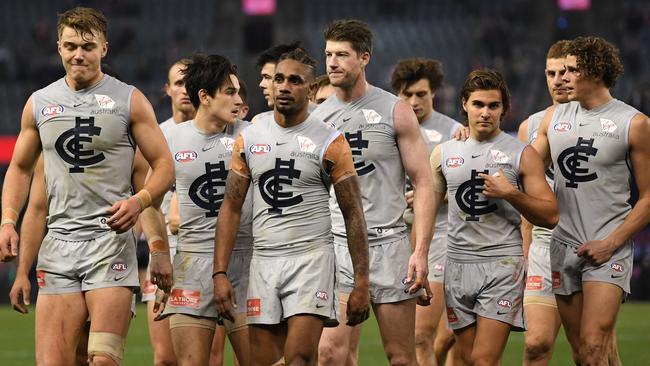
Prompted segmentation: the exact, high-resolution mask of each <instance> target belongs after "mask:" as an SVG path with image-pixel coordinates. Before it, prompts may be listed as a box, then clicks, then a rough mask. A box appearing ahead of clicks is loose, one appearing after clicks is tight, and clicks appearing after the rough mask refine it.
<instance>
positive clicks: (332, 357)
mask: <svg viewBox="0 0 650 366" xmlns="http://www.w3.org/2000/svg"><path fill="white" fill-rule="evenodd" d="M347 351H348V347H347V346H346V345H344V344H336V343H334V342H331V341H327V342H325V341H323V340H321V342H320V343H319V344H318V363H319V365H321V366H323V365H341V364H344V363H345V359H346V357H347Z"/></svg>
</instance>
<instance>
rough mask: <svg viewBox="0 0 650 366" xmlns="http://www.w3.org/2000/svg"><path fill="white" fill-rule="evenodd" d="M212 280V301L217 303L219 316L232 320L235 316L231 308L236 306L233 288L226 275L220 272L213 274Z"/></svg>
mask: <svg viewBox="0 0 650 366" xmlns="http://www.w3.org/2000/svg"><path fill="white" fill-rule="evenodd" d="M212 282H213V283H214V302H215V303H216V304H217V311H218V312H219V316H221V317H222V318H224V319H228V320H230V321H231V322H234V321H235V317H234V316H233V314H232V309H233V308H237V297H236V296H235V289H234V288H233V287H232V284H231V283H230V281H229V280H228V277H227V276H224V275H222V274H219V275H216V276H214V279H213V280H212Z"/></svg>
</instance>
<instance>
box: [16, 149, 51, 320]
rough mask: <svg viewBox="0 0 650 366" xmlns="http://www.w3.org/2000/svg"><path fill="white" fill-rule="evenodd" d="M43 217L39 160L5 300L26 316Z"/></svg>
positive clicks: (41, 233)
mask: <svg viewBox="0 0 650 366" xmlns="http://www.w3.org/2000/svg"><path fill="white" fill-rule="evenodd" d="M46 217H47V197H46V191H45V176H44V167H43V157H42V156H41V157H40V158H39V159H38V162H37V163H36V168H35V169H34V176H33V177H32V185H31V187H30V190H29V203H28V204H27V210H25V216H24V217H23V222H22V225H21V233H20V236H21V239H22V240H21V245H20V248H19V250H18V252H19V255H18V268H17V269H16V279H15V280H14V284H13V286H12V287H11V292H10V293H9V299H10V300H11V305H12V307H13V308H14V310H16V311H18V312H20V313H23V314H27V313H28V310H27V306H28V305H30V298H29V292H30V290H31V287H32V286H31V282H30V281H29V270H30V269H31V268H32V264H34V260H36V256H37V255H38V251H39V250H40V248H41V243H42V242H43V237H44V236H45V221H46Z"/></svg>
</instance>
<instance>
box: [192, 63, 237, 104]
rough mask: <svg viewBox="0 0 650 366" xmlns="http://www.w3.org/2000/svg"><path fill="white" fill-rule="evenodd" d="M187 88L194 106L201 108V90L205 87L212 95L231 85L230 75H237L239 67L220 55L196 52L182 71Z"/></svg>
mask: <svg viewBox="0 0 650 366" xmlns="http://www.w3.org/2000/svg"><path fill="white" fill-rule="evenodd" d="M182 73H183V75H184V79H185V89H186V90H187V95H188V96H189V97H190V101H191V102H192V105H193V106H194V108H196V109H199V105H200V104H201V101H200V99H199V90H201V89H205V91H207V92H208V94H210V95H211V96H213V97H214V96H215V94H216V92H217V90H219V89H220V88H221V87H223V86H225V85H231V81H230V75H231V74H232V75H235V76H237V67H236V66H235V65H233V64H231V63H230V61H229V60H228V59H227V58H225V57H223V56H220V55H205V54H202V53H196V54H194V56H192V59H191V61H190V62H189V63H188V64H187V65H186V66H185V68H184V69H183V71H182Z"/></svg>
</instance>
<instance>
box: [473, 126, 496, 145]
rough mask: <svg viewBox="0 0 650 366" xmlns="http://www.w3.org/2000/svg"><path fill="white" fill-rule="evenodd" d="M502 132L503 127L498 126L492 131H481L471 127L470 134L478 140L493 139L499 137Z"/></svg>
mask: <svg viewBox="0 0 650 366" xmlns="http://www.w3.org/2000/svg"><path fill="white" fill-rule="evenodd" d="M500 133H501V128H497V129H495V130H494V131H491V132H479V131H477V130H475V129H470V131H469V134H470V136H471V137H472V138H473V139H474V140H476V141H478V142H483V141H487V140H491V139H493V138H495V137H497V136H498V135H499V134H500Z"/></svg>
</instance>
